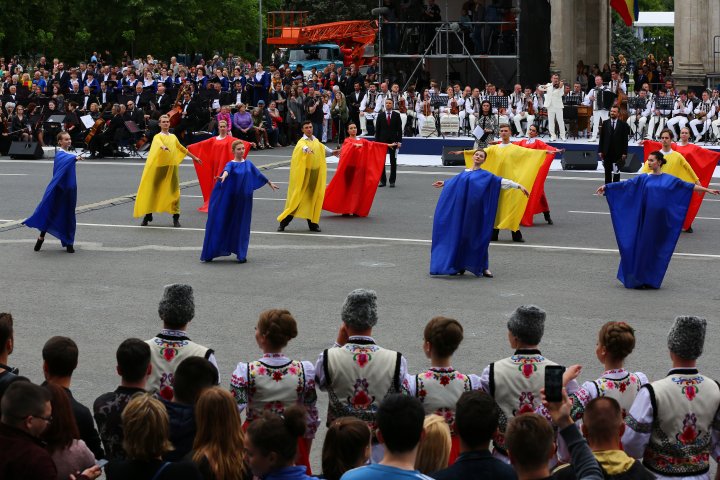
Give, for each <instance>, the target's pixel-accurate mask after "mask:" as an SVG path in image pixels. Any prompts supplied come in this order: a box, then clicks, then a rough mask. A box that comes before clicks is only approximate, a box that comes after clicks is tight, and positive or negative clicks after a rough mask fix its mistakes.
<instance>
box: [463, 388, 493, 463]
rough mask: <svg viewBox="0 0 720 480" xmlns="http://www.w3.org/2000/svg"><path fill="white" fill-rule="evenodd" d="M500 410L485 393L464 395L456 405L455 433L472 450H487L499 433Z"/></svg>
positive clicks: (476, 392)
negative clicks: (493, 437) (494, 435)
mask: <svg viewBox="0 0 720 480" xmlns="http://www.w3.org/2000/svg"><path fill="white" fill-rule="evenodd" d="M499 417H500V409H499V408H498V406H497V404H496V403H495V400H494V399H493V398H492V397H491V396H490V395H488V394H487V393H485V392H482V391H480V390H473V391H471V392H465V393H463V394H462V395H461V396H460V398H459V399H458V401H457V404H456V405H455V431H456V432H457V434H458V436H459V437H460V439H461V440H462V441H463V443H464V444H465V445H466V446H467V447H469V448H471V449H472V450H477V449H481V448H484V449H487V447H488V444H489V443H490V440H491V439H492V436H493V434H494V433H495V432H496V431H497V427H498V420H499Z"/></svg>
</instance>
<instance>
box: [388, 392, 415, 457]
mask: <svg viewBox="0 0 720 480" xmlns="http://www.w3.org/2000/svg"><path fill="white" fill-rule="evenodd" d="M376 418H377V426H378V430H380V434H381V435H382V441H383V443H384V444H385V448H386V449H387V450H388V451H390V452H392V453H406V452H409V451H411V450H412V449H414V448H415V447H416V446H417V444H418V443H419V442H420V437H421V435H422V431H423V421H424V420H425V410H424V409H423V406H422V404H421V403H420V400H418V399H417V398H415V397H408V396H405V395H399V394H398V395H389V396H387V397H385V399H384V400H383V401H382V403H381V404H380V407H379V408H378V411H377V417H376Z"/></svg>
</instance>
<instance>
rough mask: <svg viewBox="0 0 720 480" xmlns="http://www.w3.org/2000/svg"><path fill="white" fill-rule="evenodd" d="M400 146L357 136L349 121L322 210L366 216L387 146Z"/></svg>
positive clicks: (355, 128)
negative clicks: (338, 161)
mask: <svg viewBox="0 0 720 480" xmlns="http://www.w3.org/2000/svg"><path fill="white" fill-rule="evenodd" d="M399 146H400V144H399V143H391V144H387V143H380V142H372V141H369V140H365V139H362V138H357V126H356V125H355V124H354V123H351V124H349V125H348V137H347V138H346V139H345V141H344V142H343V145H342V148H341V150H340V163H339V164H338V168H337V170H336V171H335V175H334V176H333V178H332V180H331V181H330V184H329V185H328V186H327V189H326V190H325V201H324V202H323V210H327V211H329V212H334V213H339V214H341V215H351V214H352V215H357V216H359V217H367V216H368V214H369V213H370V207H372V203H373V199H374V198H375V192H377V188H378V182H379V181H380V177H381V176H382V172H383V169H384V168H385V155H386V154H387V149H388V147H390V148H396V147H399Z"/></svg>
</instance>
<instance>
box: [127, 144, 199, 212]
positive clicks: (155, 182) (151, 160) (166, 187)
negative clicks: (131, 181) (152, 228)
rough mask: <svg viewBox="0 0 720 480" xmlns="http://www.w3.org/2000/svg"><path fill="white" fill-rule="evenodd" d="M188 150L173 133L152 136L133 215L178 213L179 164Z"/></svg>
mask: <svg viewBox="0 0 720 480" xmlns="http://www.w3.org/2000/svg"><path fill="white" fill-rule="evenodd" d="M162 147H165V148H167V150H164V149H163V148H162ZM187 153H188V151H187V149H186V148H185V147H183V146H182V144H181V143H180V142H179V141H178V139H177V137H176V136H175V135H173V134H172V133H170V134H168V135H164V134H162V133H158V134H157V135H155V137H153V141H152V146H151V147H150V153H148V157H147V160H146V161H145V168H144V169H143V173H142V178H141V179H140V186H139V187H138V192H137V197H136V198H135V210H134V211H133V216H134V217H142V216H144V215H145V214H148V213H154V212H166V213H170V214H175V213H180V179H179V176H178V165H180V163H182V161H183V159H184V158H185V155H187Z"/></svg>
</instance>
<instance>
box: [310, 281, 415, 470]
mask: <svg viewBox="0 0 720 480" xmlns="http://www.w3.org/2000/svg"><path fill="white" fill-rule="evenodd" d="M342 321H343V323H342V325H341V326H340V331H339V332H338V337H337V340H336V342H335V346H334V347H333V348H329V349H327V350H325V351H324V352H322V353H321V354H320V357H319V358H318V361H317V363H316V365H315V376H316V378H317V384H318V386H319V387H320V389H321V390H323V391H327V392H328V397H329V405H328V415H327V425H331V424H332V422H333V421H334V420H335V419H337V418H340V417H346V416H354V417H357V418H360V419H361V420H364V421H366V422H367V423H368V426H369V427H370V429H371V430H372V431H373V433H374V431H375V430H376V425H375V423H376V413H375V412H377V409H378V404H379V403H380V400H382V399H383V398H385V397H386V396H387V395H389V394H393V393H400V392H401V388H402V383H403V380H404V379H405V376H406V375H407V361H406V360H405V357H403V356H402V354H401V353H399V352H395V351H393V350H389V349H385V348H382V347H380V346H379V345H377V344H376V343H375V339H373V338H372V329H373V327H374V326H375V324H376V323H377V295H376V294H375V292H374V291H373V290H365V289H362V288H361V289H357V290H353V291H352V292H350V294H348V296H347V298H346V299H345V303H344V304H343V307H342ZM382 455H383V451H382V445H380V442H379V441H378V439H377V437H375V436H374V435H373V453H372V458H373V461H379V460H380V459H381V458H382Z"/></svg>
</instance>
